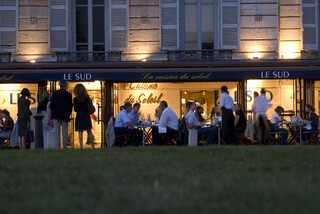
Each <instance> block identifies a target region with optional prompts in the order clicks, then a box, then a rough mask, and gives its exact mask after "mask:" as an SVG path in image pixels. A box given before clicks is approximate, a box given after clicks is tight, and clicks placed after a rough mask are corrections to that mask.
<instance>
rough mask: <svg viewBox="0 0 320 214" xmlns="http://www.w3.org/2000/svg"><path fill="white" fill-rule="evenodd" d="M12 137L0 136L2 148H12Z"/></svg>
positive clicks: (0, 146)
mask: <svg viewBox="0 0 320 214" xmlns="http://www.w3.org/2000/svg"><path fill="white" fill-rule="evenodd" d="M10 148H11V145H10V138H3V137H0V149H10Z"/></svg>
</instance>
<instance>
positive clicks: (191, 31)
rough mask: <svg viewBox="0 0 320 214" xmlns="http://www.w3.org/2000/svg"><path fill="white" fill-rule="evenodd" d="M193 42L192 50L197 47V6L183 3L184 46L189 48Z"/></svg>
mask: <svg viewBox="0 0 320 214" xmlns="http://www.w3.org/2000/svg"><path fill="white" fill-rule="evenodd" d="M190 43H192V44H195V47H194V49H193V50H195V49H197V6H196V5H185V48H186V49H187V50H188V49H189V50H190V48H192V47H193V45H192V46H190Z"/></svg>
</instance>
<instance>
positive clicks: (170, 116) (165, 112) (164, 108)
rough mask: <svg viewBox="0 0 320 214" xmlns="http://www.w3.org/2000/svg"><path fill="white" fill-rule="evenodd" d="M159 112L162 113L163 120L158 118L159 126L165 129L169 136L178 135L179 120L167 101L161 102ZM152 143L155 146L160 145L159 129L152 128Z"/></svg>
mask: <svg viewBox="0 0 320 214" xmlns="http://www.w3.org/2000/svg"><path fill="white" fill-rule="evenodd" d="M159 110H160V112H161V119H159V118H158V117H157V122H158V124H159V126H160V127H165V128H166V133H167V134H178V128H179V120H178V117H177V115H176V113H174V111H173V110H172V109H171V108H169V107H168V103H167V102H166V101H161V102H160V106H159ZM152 141H153V144H154V145H156V146H159V145H160V142H159V141H160V139H159V128H158V127H152Z"/></svg>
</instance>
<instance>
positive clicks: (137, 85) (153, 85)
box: [129, 83, 158, 90]
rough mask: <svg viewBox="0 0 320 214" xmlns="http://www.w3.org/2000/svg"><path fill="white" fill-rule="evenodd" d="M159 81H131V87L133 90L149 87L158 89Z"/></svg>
mask: <svg viewBox="0 0 320 214" xmlns="http://www.w3.org/2000/svg"><path fill="white" fill-rule="evenodd" d="M157 88H158V84H157V83H130V84H129V89H133V90H148V89H157Z"/></svg>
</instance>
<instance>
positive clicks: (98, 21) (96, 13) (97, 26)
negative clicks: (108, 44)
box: [92, 6, 104, 43]
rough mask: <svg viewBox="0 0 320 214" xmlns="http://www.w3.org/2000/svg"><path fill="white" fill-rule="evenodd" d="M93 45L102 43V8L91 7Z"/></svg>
mask: <svg viewBox="0 0 320 214" xmlns="http://www.w3.org/2000/svg"><path fill="white" fill-rule="evenodd" d="M92 14H93V20H92V21H93V25H92V26H93V43H104V18H103V17H104V7H101V6H99V7H93V13H92Z"/></svg>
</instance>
